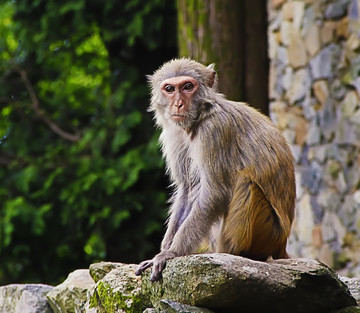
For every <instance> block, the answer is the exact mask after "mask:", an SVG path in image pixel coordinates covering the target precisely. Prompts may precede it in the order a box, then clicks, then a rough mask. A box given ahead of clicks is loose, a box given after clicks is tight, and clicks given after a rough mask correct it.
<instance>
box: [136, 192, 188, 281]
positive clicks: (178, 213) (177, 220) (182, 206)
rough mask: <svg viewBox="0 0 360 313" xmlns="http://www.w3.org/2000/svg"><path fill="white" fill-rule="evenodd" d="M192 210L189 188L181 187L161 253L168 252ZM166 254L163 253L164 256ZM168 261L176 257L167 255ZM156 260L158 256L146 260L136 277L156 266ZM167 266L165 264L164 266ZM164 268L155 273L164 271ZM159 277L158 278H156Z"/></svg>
mask: <svg viewBox="0 0 360 313" xmlns="http://www.w3.org/2000/svg"><path fill="white" fill-rule="evenodd" d="M190 210H191V204H190V203H189V200H188V192H187V188H186V187H184V186H180V187H179V188H178V190H177V192H176V194H175V196H174V199H173V204H172V206H171V208H170V217H169V220H168V225H167V230H166V233H165V236H164V239H163V240H162V243H161V252H163V251H168V250H169V249H170V247H171V244H172V242H173V239H174V236H175V234H176V232H177V230H178V229H179V227H180V226H181V224H182V223H183V222H184V220H185V219H186V218H187V216H188V215H189V213H190ZM160 254H161V253H160ZM164 254H165V252H164V253H163V255H164ZM167 256H168V259H170V258H173V257H175V255H172V257H170V254H169V253H167ZM155 259H156V256H155V257H154V258H153V259H151V260H146V261H143V262H141V263H140V265H139V267H138V268H137V270H136V273H135V274H136V275H140V274H141V273H142V272H144V271H145V270H146V269H148V268H149V267H151V266H153V265H154V260H155ZM156 264H159V262H156ZM164 266H165V264H164ZM162 269H163V267H162V268H161V269H160V268H159V269H158V270H156V271H155V272H160V273H161V271H162ZM156 277H157V276H156ZM150 279H151V280H152V281H154V280H158V278H157V279H155V278H150Z"/></svg>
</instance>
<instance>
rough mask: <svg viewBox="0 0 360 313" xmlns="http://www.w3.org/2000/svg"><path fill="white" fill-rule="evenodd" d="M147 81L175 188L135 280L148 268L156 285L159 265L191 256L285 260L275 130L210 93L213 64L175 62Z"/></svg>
mask: <svg viewBox="0 0 360 313" xmlns="http://www.w3.org/2000/svg"><path fill="white" fill-rule="evenodd" d="M148 79H149V82H150V85H151V91H152V97H151V104H150V111H152V112H154V115H155V120H156V124H157V125H158V126H160V128H161V129H162V133H161V136H160V141H161V145H162V152H163V155H164V157H165V160H166V165H167V171H168V173H169V175H170V178H171V181H172V182H173V186H174V189H175V190H174V194H173V196H172V199H171V208H170V217H169V220H168V226H167V231H166V233H165V236H164V239H163V241H162V243H161V252H160V253H159V254H157V255H156V256H155V257H154V258H153V259H152V260H148V261H144V262H142V263H140V265H139V267H138V269H137V271H136V274H137V275H140V274H141V273H142V272H143V271H145V270H146V269H147V268H149V267H151V266H152V274H151V277H150V280H151V281H156V280H159V279H160V278H161V273H162V271H163V269H164V267H165V264H166V261H167V260H169V259H172V258H174V257H177V256H184V255H189V254H192V253H198V252H224V253H230V254H234V255H240V256H244V257H248V258H251V259H254V260H260V261H266V260H267V259H268V258H269V257H272V258H273V259H278V258H288V254H287V252H286V242H287V238H288V236H289V233H290V229H291V224H292V221H293V218H294V204H295V178H294V167H293V157H292V154H291V152H290V149H289V146H288V144H287V143H286V141H285V139H284V137H283V136H282V135H281V134H280V132H279V131H278V130H277V128H276V127H275V126H274V125H273V124H272V122H271V121H270V120H269V119H268V118H267V117H266V116H264V115H262V114H261V113H259V112H258V111H257V110H255V109H253V108H251V107H250V106H248V105H247V104H245V103H242V102H233V101H229V100H226V99H225V97H224V96H223V95H222V94H220V93H218V91H217V89H216V72H215V70H214V66H213V65H210V66H208V67H206V66H204V65H202V64H200V63H198V62H196V61H193V60H190V59H185V58H183V59H175V60H172V61H170V62H168V63H165V64H164V65H163V66H162V67H161V68H160V69H159V70H157V71H156V72H155V73H154V74H153V75H152V76H149V77H148ZM259 92H261V91H259Z"/></svg>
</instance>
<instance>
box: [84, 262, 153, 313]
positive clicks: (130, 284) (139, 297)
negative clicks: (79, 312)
mask: <svg viewBox="0 0 360 313" xmlns="http://www.w3.org/2000/svg"><path fill="white" fill-rule="evenodd" d="M101 266H104V269H103V270H99V269H100V268H101ZM92 268H93V269H94V268H97V269H98V271H99V272H105V271H107V270H108V269H109V268H111V266H109V264H108V263H107V262H104V263H99V264H97V265H94V266H92ZM136 268H137V265H134V264H125V265H122V266H119V264H118V263H117V264H116V265H115V268H114V269H113V270H111V271H110V272H109V273H108V274H107V275H105V276H104V277H103V278H102V279H101V280H99V281H98V282H97V283H96V286H95V288H94V289H93V290H92V291H91V294H90V295H89V299H88V304H87V306H88V307H90V308H93V309H94V308H95V309H96V310H97V311H95V312H97V313H98V312H119V313H121V312H134V313H138V312H143V310H145V309H146V308H150V307H151V306H152V305H151V303H150V302H149V300H148V298H147V297H145V296H144V294H143V293H142V285H141V277H140V276H136V275H135V273H134V271H135V270H136ZM159 300H160V299H159Z"/></svg>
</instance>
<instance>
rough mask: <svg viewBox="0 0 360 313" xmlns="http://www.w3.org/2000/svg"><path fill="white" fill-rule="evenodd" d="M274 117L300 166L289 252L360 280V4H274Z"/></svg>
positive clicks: (275, 0) (277, 0)
mask: <svg viewBox="0 0 360 313" xmlns="http://www.w3.org/2000/svg"><path fill="white" fill-rule="evenodd" d="M268 16H269V28H268V36H269V59H270V84H269V90H270V112H271V113H270V115H271V118H272V120H273V121H274V122H275V123H276V124H277V125H278V127H279V128H280V129H281V131H282V132H283V134H284V135H285V137H286V138H287V140H288V142H289V144H290V145H291V148H292V151H293V154H294V157H295V161H296V180H297V203H296V218H295V222H294V228H293V233H292V235H291V238H290V242H289V248H288V250H289V253H291V254H293V255H295V256H301V257H310V258H316V259H318V260H320V261H322V262H324V263H326V264H328V265H329V266H330V267H333V268H335V269H338V270H341V271H342V272H343V273H344V274H347V275H357V276H359V275H360V264H359V261H360V188H359V187H360V153H359V151H360V106H359V94H360V1H359V0H335V1H334V0H333V1H330V0H327V1H326V0H303V1H291V0H287V1H286V0H269V1H268Z"/></svg>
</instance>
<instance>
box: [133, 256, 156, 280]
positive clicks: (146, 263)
mask: <svg viewBox="0 0 360 313" xmlns="http://www.w3.org/2000/svg"><path fill="white" fill-rule="evenodd" d="M151 266H153V261H152V260H149V261H144V262H141V263H140V265H139V267H138V268H137V270H136V271H135V275H137V276H139V275H141V274H142V273H143V272H144V271H145V270H146V269H148V268H149V267H151Z"/></svg>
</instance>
